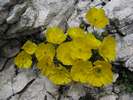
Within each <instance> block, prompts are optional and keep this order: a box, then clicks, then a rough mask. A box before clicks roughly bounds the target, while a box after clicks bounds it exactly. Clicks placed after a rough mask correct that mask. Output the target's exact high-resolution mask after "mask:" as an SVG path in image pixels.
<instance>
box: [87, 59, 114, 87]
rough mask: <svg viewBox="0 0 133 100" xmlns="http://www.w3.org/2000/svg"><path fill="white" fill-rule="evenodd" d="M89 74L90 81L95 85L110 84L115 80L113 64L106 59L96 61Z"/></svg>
mask: <svg viewBox="0 0 133 100" xmlns="http://www.w3.org/2000/svg"><path fill="white" fill-rule="evenodd" d="M94 65H95V66H93V67H92V68H91V70H90V71H89V74H88V79H87V81H88V83H89V84H90V85H92V86H95V87H101V86H105V85H109V84H111V83H112V81H113V73H112V70H111V67H112V66H111V65H110V64H109V63H108V62H105V61H96V62H95V63H94Z"/></svg>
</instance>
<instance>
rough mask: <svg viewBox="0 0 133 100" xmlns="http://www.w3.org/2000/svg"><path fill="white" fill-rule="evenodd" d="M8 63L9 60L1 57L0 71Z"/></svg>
mask: <svg viewBox="0 0 133 100" xmlns="http://www.w3.org/2000/svg"><path fill="white" fill-rule="evenodd" d="M6 61H7V58H5V57H0V71H1V70H2V69H3V66H4V65H5V63H6Z"/></svg>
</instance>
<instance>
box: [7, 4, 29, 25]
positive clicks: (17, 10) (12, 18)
mask: <svg viewBox="0 0 133 100" xmlns="http://www.w3.org/2000/svg"><path fill="white" fill-rule="evenodd" d="M26 6H27V5H26V3H23V4H17V5H16V6H15V7H14V8H13V10H12V11H11V12H10V13H9V16H8V18H7V19H6V21H7V23H8V24H13V23H15V22H16V21H18V20H19V17H20V15H21V14H23V13H24V11H25V9H26Z"/></svg>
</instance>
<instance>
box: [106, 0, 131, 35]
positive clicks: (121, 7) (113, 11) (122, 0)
mask: <svg viewBox="0 0 133 100" xmlns="http://www.w3.org/2000/svg"><path fill="white" fill-rule="evenodd" d="M104 8H105V10H106V12H107V15H108V17H110V18H117V19H119V20H120V25H119V26H118V27H119V28H120V30H121V32H123V33H126V34H131V33H132V32H133V29H132V26H133V12H132V11H133V1H132V0H128V1H127V0H111V1H110V2H109V3H108V4H107V5H106V6H105V7H104Z"/></svg>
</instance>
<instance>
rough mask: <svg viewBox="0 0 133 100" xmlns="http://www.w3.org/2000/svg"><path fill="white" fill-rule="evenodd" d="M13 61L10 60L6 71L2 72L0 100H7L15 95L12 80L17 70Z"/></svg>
mask: <svg viewBox="0 0 133 100" xmlns="http://www.w3.org/2000/svg"><path fill="white" fill-rule="evenodd" d="M12 60H13V59H11V60H9V61H8V62H7V64H6V66H5V69H4V70H3V71H2V72H0V80H1V81H0V100H6V98H8V97H9V96H10V95H12V94H13V91H12V79H13V77H14V75H15V69H14V64H13V63H12Z"/></svg>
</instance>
